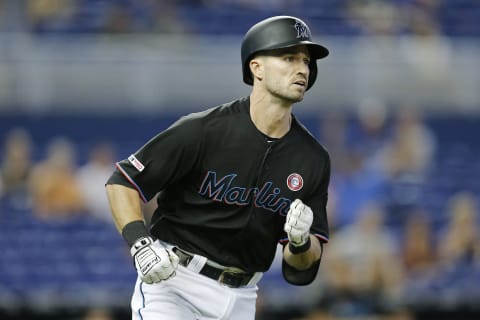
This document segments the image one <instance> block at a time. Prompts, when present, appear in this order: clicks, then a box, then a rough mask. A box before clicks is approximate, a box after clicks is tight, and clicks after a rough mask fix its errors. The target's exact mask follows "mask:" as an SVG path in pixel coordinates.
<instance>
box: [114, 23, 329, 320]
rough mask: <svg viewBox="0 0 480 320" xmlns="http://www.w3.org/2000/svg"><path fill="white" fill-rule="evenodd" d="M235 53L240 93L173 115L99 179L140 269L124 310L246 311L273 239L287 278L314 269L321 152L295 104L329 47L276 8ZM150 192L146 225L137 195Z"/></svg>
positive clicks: (157, 313) (324, 185) (325, 161)
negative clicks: (245, 90)
mask: <svg viewBox="0 0 480 320" xmlns="http://www.w3.org/2000/svg"><path fill="white" fill-rule="evenodd" d="M241 53H242V67H243V80H244V82H245V83H247V84H249V85H252V86H253V88H252V91H251V94H250V95H249V96H248V97H243V98H240V99H238V100H235V101H232V102H229V103H225V104H223V105H220V106H217V107H214V108H211V109H208V110H206V111H203V112H199V113H194V114H190V115H187V116H185V117H182V118H180V119H179V120H178V121H176V122H175V123H174V124H173V125H172V126H170V127H169V128H168V129H166V130H165V131H163V132H160V133H159V134H158V135H156V136H155V137H153V138H152V139H151V140H150V141H148V142H147V143H146V144H145V145H144V146H143V147H141V148H140V149H139V150H138V151H136V152H135V153H133V154H132V155H130V156H129V157H128V158H127V159H125V160H123V161H120V162H118V163H117V164H116V170H115V171H114V173H113V174H112V176H111V177H110V179H109V180H108V182H107V186H106V189H107V195H108V198H109V201H110V206H111V210H112V214H113V217H114V219H115V222H116V226H117V227H118V230H119V231H120V232H121V234H122V236H123V237H124V239H125V240H126V242H127V243H128V245H129V246H130V247H131V250H130V251H131V255H132V258H133V261H134V264H135V267H136V269H137V271H138V280H137V283H136V285H135V290H134V293H133V297H132V303H131V306H132V318H133V319H143V320H153V319H155V320H160V319H169V320H170V319H172V320H173V319H175V320H178V319H182V320H189V319H230V320H235V319H238V320H246V319H254V318H255V303H256V298H257V283H258V281H259V280H260V278H261V276H262V273H263V272H265V271H267V270H268V269H269V267H270V265H271V263H272V261H273V259H274V256H275V252H276V248H277V244H278V243H280V244H282V245H283V263H282V274H283V276H284V278H285V280H286V281H287V282H288V283H291V284H293V285H306V284H309V283H311V282H312V281H313V280H314V278H315V277H316V274H317V270H318V267H319V264H320V258H321V255H322V244H323V243H325V242H327V241H328V226H327V218H326V203H327V189H328V185H329V179H330V160H329V155H328V153H327V151H326V150H325V149H324V148H323V147H322V146H321V145H320V144H319V143H318V142H317V141H316V140H315V139H314V137H313V136H312V135H311V134H310V133H309V132H308V131H307V129H306V128H305V127H304V126H303V125H302V124H301V123H300V121H299V120H298V119H297V118H296V117H295V116H294V115H293V114H292V106H293V104H294V103H296V102H300V101H302V99H303V97H304V94H305V92H306V91H307V90H308V89H310V88H311V87H312V85H313V84H314V82H315V79H316V77H317V64H316V60H317V59H322V58H324V57H326V56H327V55H328V53H329V52H328V50H327V49H326V48H325V47H323V46H321V45H319V44H316V43H314V42H313V41H312V38H311V35H310V30H309V28H308V27H307V25H306V24H305V23H304V22H303V21H302V20H300V19H298V18H296V17H290V16H277V17H272V18H268V19H266V20H263V21H261V22H259V23H257V24H256V25H254V26H253V27H251V28H250V30H249V31H248V32H247V33H246V35H245V37H244V39H243V42H242V52H241ZM157 194H158V198H157V202H158V208H157V209H156V211H155V213H154V215H153V217H152V219H151V223H150V224H149V226H148V227H146V225H145V222H144V217H143V215H142V210H141V203H140V200H142V201H144V202H147V201H149V200H150V199H152V198H153V197H154V196H156V195H157Z"/></svg>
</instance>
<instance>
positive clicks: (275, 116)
mask: <svg viewBox="0 0 480 320" xmlns="http://www.w3.org/2000/svg"><path fill="white" fill-rule="evenodd" d="M291 111H292V105H291V104H289V105H285V104H281V103H275V102H274V101H271V99H268V98H266V97H265V96H263V97H261V96H258V95H256V94H254V93H252V95H251V96H250V118H251V119H252V122H253V124H254V125H255V126H256V127H257V129H258V130H259V131H260V132H262V133H263V134H265V135H267V136H269V137H271V138H281V137H283V136H284V135H285V134H287V132H288V131H289V130H290V124H291V119H292V116H291Z"/></svg>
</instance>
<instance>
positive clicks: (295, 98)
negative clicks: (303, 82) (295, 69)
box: [288, 92, 304, 103]
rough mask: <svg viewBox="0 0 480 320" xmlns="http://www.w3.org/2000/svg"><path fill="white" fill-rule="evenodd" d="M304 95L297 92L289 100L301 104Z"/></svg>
mask: <svg viewBox="0 0 480 320" xmlns="http://www.w3.org/2000/svg"><path fill="white" fill-rule="evenodd" d="M303 97H304V93H303V92H297V93H295V94H291V95H289V97H288V100H289V101H290V102H292V103H296V102H300V101H302V100H303Z"/></svg>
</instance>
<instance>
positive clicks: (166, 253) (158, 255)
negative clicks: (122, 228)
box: [130, 237, 178, 284]
mask: <svg viewBox="0 0 480 320" xmlns="http://www.w3.org/2000/svg"><path fill="white" fill-rule="evenodd" d="M130 253H131V254H132V257H133V260H134V262H135V268H136V269H137V272H138V275H139V276H140V278H141V279H142V281H144V282H146V283H148V284H152V283H157V282H160V281H162V280H166V279H169V278H171V277H173V276H175V270H176V269H177V266H178V256H177V255H176V254H175V253H174V252H173V251H171V250H168V249H166V248H164V247H162V246H161V245H160V244H159V243H156V242H154V241H153V239H152V238H150V237H145V238H140V239H138V240H137V241H136V242H135V243H134V244H133V246H132V248H131V249H130Z"/></svg>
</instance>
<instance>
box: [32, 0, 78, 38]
mask: <svg viewBox="0 0 480 320" xmlns="http://www.w3.org/2000/svg"><path fill="white" fill-rule="evenodd" d="M26 3H27V8H26V9H27V10H26V11H27V19H28V24H29V26H30V29H31V30H32V31H35V32H51V31H67V30H68V27H69V25H70V24H71V22H72V21H71V20H72V17H73V14H74V13H75V1H74V0H27V2H26Z"/></svg>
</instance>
